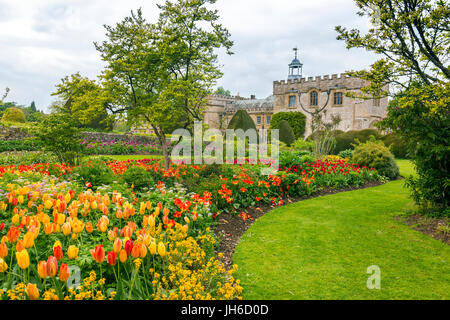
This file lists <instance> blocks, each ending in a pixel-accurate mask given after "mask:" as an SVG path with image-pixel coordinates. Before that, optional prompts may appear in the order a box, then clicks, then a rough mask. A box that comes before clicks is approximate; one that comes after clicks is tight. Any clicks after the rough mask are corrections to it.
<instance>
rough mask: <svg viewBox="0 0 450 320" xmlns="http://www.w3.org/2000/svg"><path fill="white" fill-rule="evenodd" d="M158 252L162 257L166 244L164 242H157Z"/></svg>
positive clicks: (164, 253)
mask: <svg viewBox="0 0 450 320" xmlns="http://www.w3.org/2000/svg"><path fill="white" fill-rule="evenodd" d="M158 254H159V255H160V256H161V257H164V256H165V255H166V246H165V245H164V243H162V242H160V243H159V244H158Z"/></svg>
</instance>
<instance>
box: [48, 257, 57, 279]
mask: <svg viewBox="0 0 450 320" xmlns="http://www.w3.org/2000/svg"><path fill="white" fill-rule="evenodd" d="M57 272H58V260H56V258H55V257H54V256H50V257H48V260H47V276H48V277H54V276H56V273H57Z"/></svg>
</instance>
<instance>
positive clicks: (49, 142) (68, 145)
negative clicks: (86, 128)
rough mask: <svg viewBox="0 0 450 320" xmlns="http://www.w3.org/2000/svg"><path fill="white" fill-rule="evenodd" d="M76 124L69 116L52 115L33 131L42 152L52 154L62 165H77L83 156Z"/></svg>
mask: <svg viewBox="0 0 450 320" xmlns="http://www.w3.org/2000/svg"><path fill="white" fill-rule="evenodd" d="M80 133H81V132H80V129H79V128H78V122H77V121H76V120H75V119H73V118H72V117H71V116H69V115H66V114H61V113H53V114H50V115H49V116H48V117H46V118H45V119H44V120H43V121H42V122H41V123H40V124H39V125H38V126H37V127H36V128H34V130H33V135H34V136H35V137H36V138H37V139H38V141H39V142H40V143H41V144H42V145H43V149H44V151H49V152H52V153H54V154H55V155H56V156H57V157H58V160H59V161H60V162H62V163H67V164H70V165H74V164H77V163H78V161H79V159H80V157H81V155H82V154H83V146H82V144H81V140H82V138H81V135H80Z"/></svg>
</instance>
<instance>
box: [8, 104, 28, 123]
mask: <svg viewBox="0 0 450 320" xmlns="http://www.w3.org/2000/svg"><path fill="white" fill-rule="evenodd" d="M2 121H5V122H20V123H24V122H26V121H27V120H26V118H25V113H23V111H22V110H21V109H19V108H8V109H6V110H5V112H4V113H3V116H2Z"/></svg>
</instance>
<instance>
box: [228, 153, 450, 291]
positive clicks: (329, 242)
mask: <svg viewBox="0 0 450 320" xmlns="http://www.w3.org/2000/svg"><path fill="white" fill-rule="evenodd" d="M400 168H401V173H402V174H403V175H405V174H407V173H413V169H412V167H411V165H410V164H409V163H408V162H406V161H401V162H400ZM403 183H404V181H393V182H389V183H387V184H385V185H382V186H379V187H375V188H370V189H363V190H357V191H352V192H345V193H340V194H336V195H330V196H325V197H320V198H315V199H310V200H306V201H301V202H298V203H295V204H292V205H289V206H285V207H280V208H278V209H276V210H273V211H271V212H269V213H267V214H266V215H264V216H263V217H261V218H260V219H259V220H258V221H257V222H255V223H254V224H253V225H252V226H251V228H250V229H249V230H248V231H247V232H246V233H245V234H244V236H243V238H242V240H241V242H240V243H239V245H238V246H237V248H236V251H235V254H234V262H235V263H236V264H238V266H239V271H238V272H237V274H236V277H237V278H239V279H241V282H242V286H243V287H244V292H243V297H244V299H449V298H450V249H449V247H448V246H447V245H446V244H444V243H442V242H439V241H437V240H434V239H432V238H431V237H429V236H427V235H424V234H422V233H420V232H418V231H415V230H412V229H411V228H409V227H408V226H406V225H404V224H402V223H400V222H398V221H396V220H395V219H394V216H395V215H396V214H397V213H398V212H399V211H401V210H402V209H403V208H405V207H406V206H408V205H410V202H411V200H410V199H409V198H408V190H406V189H405V188H404V187H403ZM371 265H377V266H379V267H380V270H381V289H380V290H376V289H375V290H369V289H368V288H367V286H366V281H367V279H368V277H369V276H370V275H369V274H367V268H368V267H369V266H371Z"/></svg>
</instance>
